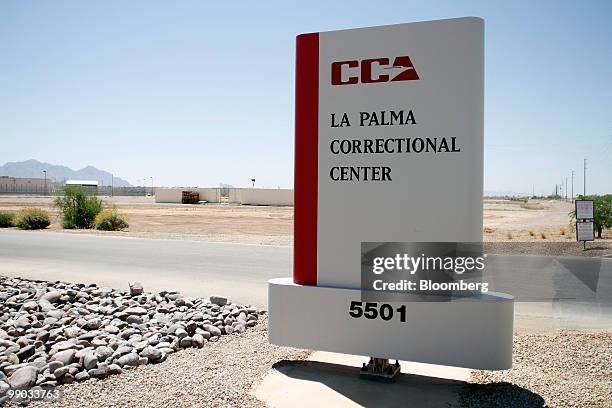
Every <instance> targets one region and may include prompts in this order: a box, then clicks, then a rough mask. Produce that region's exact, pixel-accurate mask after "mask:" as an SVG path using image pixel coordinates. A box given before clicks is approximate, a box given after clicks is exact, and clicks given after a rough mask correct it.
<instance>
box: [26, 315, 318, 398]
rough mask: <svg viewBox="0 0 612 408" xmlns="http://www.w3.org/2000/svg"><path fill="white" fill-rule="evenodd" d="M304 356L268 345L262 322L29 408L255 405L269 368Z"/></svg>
mask: <svg viewBox="0 0 612 408" xmlns="http://www.w3.org/2000/svg"><path fill="white" fill-rule="evenodd" d="M309 354H310V352H308V351H304V350H297V349H291V348H286V347H276V346H272V345H270V344H269V343H268V339H267V318H266V317H262V319H261V323H260V324H259V325H257V326H256V327H255V328H253V329H250V330H248V331H247V332H245V333H243V334H240V335H231V336H223V337H221V338H220V339H219V341H218V342H216V343H206V344H205V345H204V347H203V348H200V349H187V350H183V351H181V352H178V353H175V354H172V355H170V356H168V359H167V360H166V361H165V362H163V363H161V364H156V365H147V366H140V367H136V368H134V369H131V370H125V371H124V372H123V373H122V374H121V375H118V376H114V377H109V378H107V379H104V380H95V379H92V380H88V381H85V382H82V383H78V384H77V383H74V384H68V385H63V386H62V387H61V389H62V391H63V392H64V396H63V399H62V401H61V402H57V403H51V402H35V403H32V404H30V406H33V407H38V406H40V407H52V406H61V407H79V408H81V407H94V406H95V407H102V406H104V407H127V406H130V407H156V408H157V407H178V406H180V407H238V406H240V407H261V406H265V404H264V403H263V402H261V401H259V400H257V399H256V398H255V397H254V396H253V395H252V392H253V391H254V389H255V386H256V385H257V383H258V382H259V381H260V380H261V379H262V378H263V376H264V375H265V373H266V372H267V371H268V370H270V369H271V367H272V364H274V363H276V362H277V361H280V360H283V359H290V360H299V359H306V358H307V357H308V355H309Z"/></svg>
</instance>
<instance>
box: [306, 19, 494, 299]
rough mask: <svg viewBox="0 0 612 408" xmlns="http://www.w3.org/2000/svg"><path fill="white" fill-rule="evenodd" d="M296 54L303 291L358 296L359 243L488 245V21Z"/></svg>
mask: <svg viewBox="0 0 612 408" xmlns="http://www.w3.org/2000/svg"><path fill="white" fill-rule="evenodd" d="M311 48H316V49H317V52H316V53H313V55H310V59H307V55H308V54H309V53H310V52H311ZM297 52H298V57H297V60H298V64H300V62H301V61H302V62H303V63H304V65H298V67H297V77H296V81H297V82H298V84H297V87H296V89H297V95H296V109H297V111H296V174H295V178H296V181H295V183H296V185H295V199H296V202H295V211H296V212H295V219H296V229H295V235H296V258H297V259H296V262H295V266H296V271H295V273H296V276H297V281H298V282H299V283H309V284H317V285H328V286H339V287H345V288H358V287H359V285H360V274H359V271H360V268H359V261H360V259H359V251H360V245H361V242H385V241H394V242H410V241H424V242H440V241H441V242H452V241H463V242H473V241H481V240H482V184H483V92H484V91H483V82H484V80H483V78H484V23H483V21H482V20H481V19H479V18H460V19H453V20H441V21H432V22H423V23H413V24H400V25H393V26H385V27H373V28H364V29H355V30H343V31H332V32H326V33H318V34H306V35H303V36H300V37H298V44H297ZM313 57H316V59H314V58H313ZM304 87H307V89H303V88H304ZM311 94H314V95H311ZM313 121H314V123H315V124H316V126H314V125H313V124H312V122H313ZM308 126H312V129H309V131H305V129H306V128H307V127H308ZM309 144H310V145H313V144H314V146H315V147H316V149H312V148H311V146H307V145H309ZM307 184H310V187H306V188H304V186H305V185H307ZM313 187H314V188H316V191H312V190H313ZM307 191H308V192H307ZM302 193H305V194H302ZM300 245H305V246H306V247H307V248H309V251H308V252H306V251H304V248H298V246H300ZM313 260H315V262H316V263H314V264H313V263H311V262H312V261H313Z"/></svg>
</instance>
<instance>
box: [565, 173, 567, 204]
mask: <svg viewBox="0 0 612 408" xmlns="http://www.w3.org/2000/svg"><path fill="white" fill-rule="evenodd" d="M565 201H567V177H566V178H565Z"/></svg>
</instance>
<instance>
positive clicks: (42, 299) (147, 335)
mask: <svg viewBox="0 0 612 408" xmlns="http://www.w3.org/2000/svg"><path fill="white" fill-rule="evenodd" d="M261 313H262V311H259V310H257V309H256V308H254V307H250V306H244V305H238V304H234V303H232V302H230V301H229V300H228V299H227V298H225V297H223V296H212V297H211V298H210V299H202V298H193V297H185V296H182V295H181V294H180V293H178V292H176V291H171V290H164V291H161V292H159V293H146V292H144V290H143V288H142V285H141V284H140V283H137V282H135V283H132V284H130V286H129V290H127V291H121V290H115V289H110V288H103V287H98V286H97V285H95V284H89V285H84V284H73V283H64V282H44V281H32V280H26V279H18V278H6V277H0V403H2V402H3V401H4V400H6V398H7V397H6V396H4V397H3V395H4V394H6V391H7V390H9V387H10V388H13V389H25V388H31V387H37V386H40V387H43V388H44V387H55V386H57V385H59V384H69V383H72V382H75V381H85V380H88V379H90V378H98V379H102V378H106V377H108V376H110V375H115V374H120V373H121V372H122V371H123V370H125V369H129V368H131V367H136V366H139V365H144V364H150V363H161V362H163V361H164V360H166V358H167V356H168V355H169V354H171V353H175V352H177V351H179V350H181V349H185V348H191V347H197V348H200V347H203V345H204V344H205V343H206V342H215V341H217V340H218V339H219V338H220V336H223V335H230V334H232V333H243V332H244V331H246V330H247V329H248V328H250V327H254V326H255V325H257V323H258V320H259V315H260V314H261Z"/></svg>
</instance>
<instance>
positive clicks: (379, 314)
mask: <svg viewBox="0 0 612 408" xmlns="http://www.w3.org/2000/svg"><path fill="white" fill-rule="evenodd" d="M395 313H397V315H398V316H399V321H400V322H405V321H406V305H401V306H399V307H397V308H395V309H394V308H393V306H391V305H390V304H388V303H382V304H380V305H379V304H378V303H376V302H359V301H357V300H354V301H352V302H351V305H350V307H349V316H351V317H354V318H355V319H359V318H361V317H365V318H366V319H379V318H380V319H382V320H386V321H388V320H391V319H393V316H394V314H395Z"/></svg>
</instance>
